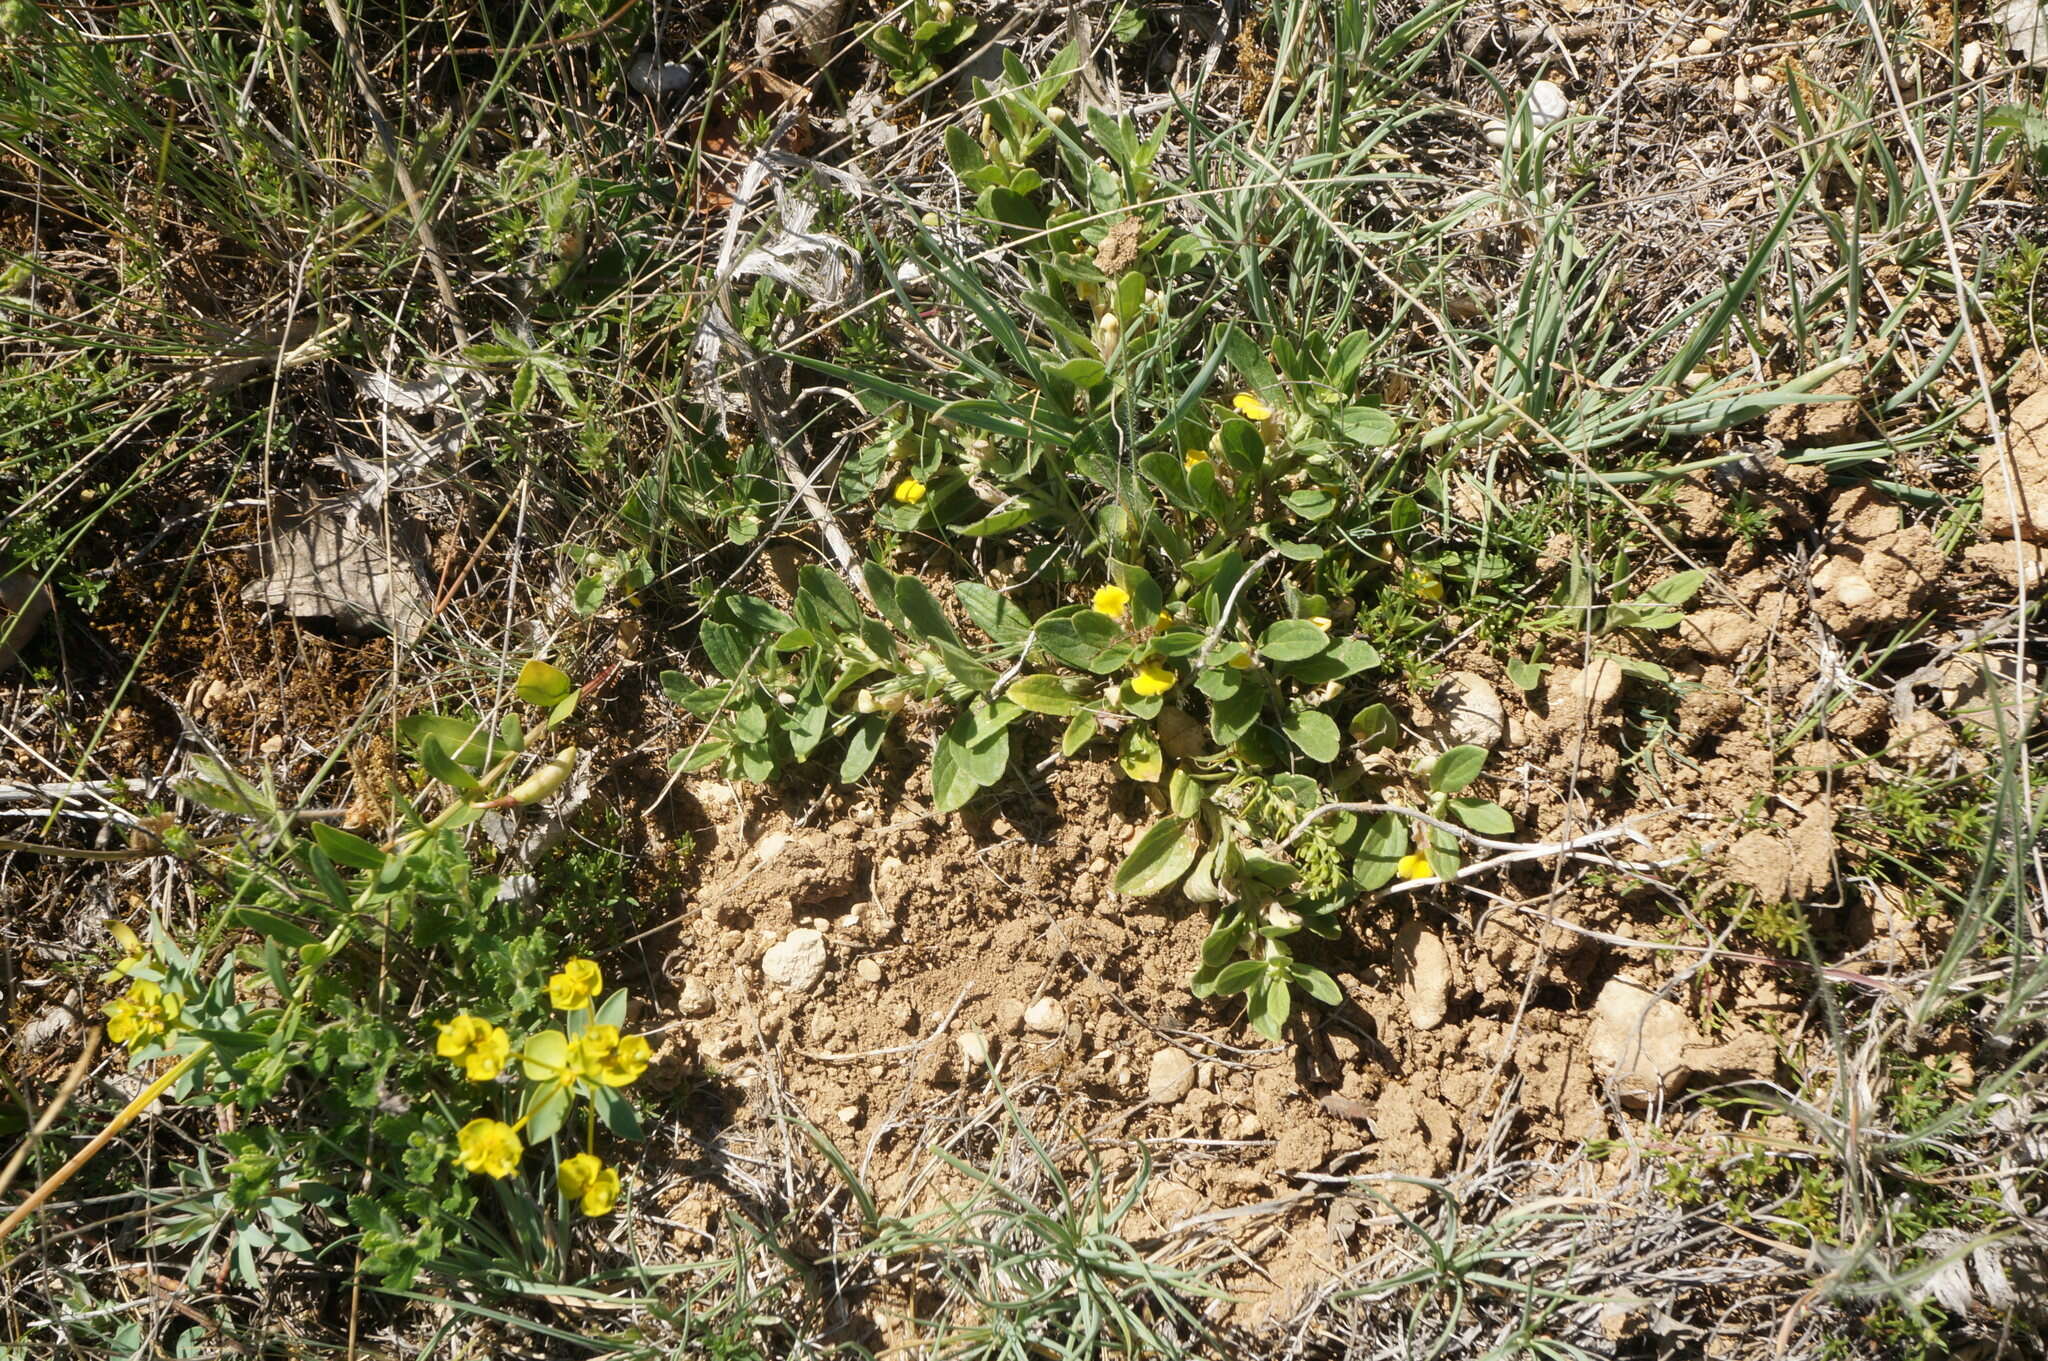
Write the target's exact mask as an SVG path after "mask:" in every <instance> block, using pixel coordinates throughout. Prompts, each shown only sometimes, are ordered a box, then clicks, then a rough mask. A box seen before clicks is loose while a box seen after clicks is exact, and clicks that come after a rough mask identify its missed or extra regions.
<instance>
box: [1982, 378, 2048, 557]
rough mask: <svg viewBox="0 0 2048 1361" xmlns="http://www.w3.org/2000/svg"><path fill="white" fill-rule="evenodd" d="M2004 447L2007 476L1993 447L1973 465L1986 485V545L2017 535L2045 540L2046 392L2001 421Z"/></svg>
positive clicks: (2047, 479) (2047, 473) (2047, 469)
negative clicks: (2009, 454)
mask: <svg viewBox="0 0 2048 1361" xmlns="http://www.w3.org/2000/svg"><path fill="white" fill-rule="evenodd" d="M2005 439H2006V447H2007V448H2008V449H2009V450H2010V451H2011V452H2012V469H2011V475H2010V476H2007V472H2006V467H2005V460H2004V459H2002V458H2000V457H1999V454H1998V450H1997V448H1996V447H1993V448H1990V449H1987V450H1985V452H1984V455H1983V457H1982V458H1981V459H1980V460H1979V462H1978V465H1977V478H1978V481H1979V482H1981V483H1982V484H1983V487H1984V518H1983V520H1982V521H1981V522H1980V523H1981V526H1982V534H1983V537H1984V539H1985V540H1986V541H1987V542H1993V543H1995V542H1997V541H1999V540H2001V539H2011V538H2012V537H2013V532H2014V530H2015V529H2017V530H2018V532H2019V537H2020V538H2022V539H2025V540H2028V541H2029V542H2032V543H2043V542H2048V389H2043V390H2041V391H2039V392H2036V393H2035V394H2034V395H2033V396H2031V397H2029V398H2027V400H2025V401H2024V402H2021V403H2020V404H2019V405H2018V406H2016V407H2014V408H2013V410H2012V412H2011V414H2010V415H2008V416H2007V417H2006V418H2005Z"/></svg>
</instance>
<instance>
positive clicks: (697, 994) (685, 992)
mask: <svg viewBox="0 0 2048 1361" xmlns="http://www.w3.org/2000/svg"><path fill="white" fill-rule="evenodd" d="M676 1010H678V1011H680V1012H682V1013H683V1015H685V1016H709V1015H710V1014H711V989H709V988H707V987H705V986H704V980H702V979H700V978H696V977H690V978H685V979H684V980H683V988H682V992H681V994H680V995H678V996H677V998H676Z"/></svg>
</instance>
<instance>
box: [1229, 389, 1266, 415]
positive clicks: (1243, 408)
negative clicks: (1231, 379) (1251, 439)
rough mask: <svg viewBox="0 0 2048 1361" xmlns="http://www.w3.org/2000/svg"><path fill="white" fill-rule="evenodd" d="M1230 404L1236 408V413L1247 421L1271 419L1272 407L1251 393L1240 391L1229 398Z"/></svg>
mask: <svg viewBox="0 0 2048 1361" xmlns="http://www.w3.org/2000/svg"><path fill="white" fill-rule="evenodd" d="M1230 404H1231V405H1232V406H1233V407H1235V408H1237V414H1238V415H1240V416H1242V417H1244V418H1245V419H1246V420H1248V421H1270V420H1272V419H1273V408H1272V407H1270V406H1267V405H1266V404H1265V403H1264V402H1262V401H1260V400H1259V399H1258V397H1257V396H1255V395H1254V394H1252V393H1249V392H1240V393H1238V394H1237V395H1236V396H1235V397H1232V398H1231V399H1230Z"/></svg>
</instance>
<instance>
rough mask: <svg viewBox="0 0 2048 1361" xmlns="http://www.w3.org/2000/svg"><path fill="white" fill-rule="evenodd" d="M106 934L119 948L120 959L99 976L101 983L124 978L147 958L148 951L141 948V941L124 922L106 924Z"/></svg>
mask: <svg viewBox="0 0 2048 1361" xmlns="http://www.w3.org/2000/svg"><path fill="white" fill-rule="evenodd" d="M107 934H108V935H110V936H112V937H113V938H114V944H116V945H118V946H120V947H121V958H120V961H119V962H118V963H116V964H115V965H114V967H113V968H111V969H109V970H107V971H106V972H105V973H103V974H101V975H100V982H102V983H112V982H113V981H114V980H115V979H118V978H126V977H127V976H128V975H129V974H132V973H134V972H135V971H136V969H138V968H140V967H141V966H142V962H143V961H144V960H145V959H148V958H149V951H147V950H145V949H143V948H142V941H141V940H140V939H139V938H138V937H137V936H136V934H135V932H134V931H132V930H130V929H129V927H128V924H127V923H126V922H113V921H110V922H108V923H107Z"/></svg>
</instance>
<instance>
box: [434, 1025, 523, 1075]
mask: <svg viewBox="0 0 2048 1361" xmlns="http://www.w3.org/2000/svg"><path fill="white" fill-rule="evenodd" d="M440 1029H441V1038H440V1039H438V1040H436V1041H435V1042H434V1052H435V1053H437V1054H439V1055H440V1056H441V1057H442V1058H444V1059H453V1060H455V1062H456V1063H457V1064H459V1065H460V1066H461V1068H462V1073H463V1076H464V1077H467V1078H468V1079H469V1080H470V1081H471V1082H489V1081H490V1080H491V1079H492V1078H494V1077H496V1076H497V1075H498V1073H499V1070H501V1069H502V1068H504V1066H505V1061H506V1060H507V1059H509V1058H510V1057H512V1037H511V1036H510V1035H507V1034H506V1033H505V1032H504V1030H503V1028H502V1027H499V1026H494V1025H492V1024H491V1023H490V1022H489V1021H486V1020H485V1019H484V1018H483V1017H481V1016H457V1017H456V1018H455V1019H454V1020H452V1021H443V1022H441V1025H440Z"/></svg>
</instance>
